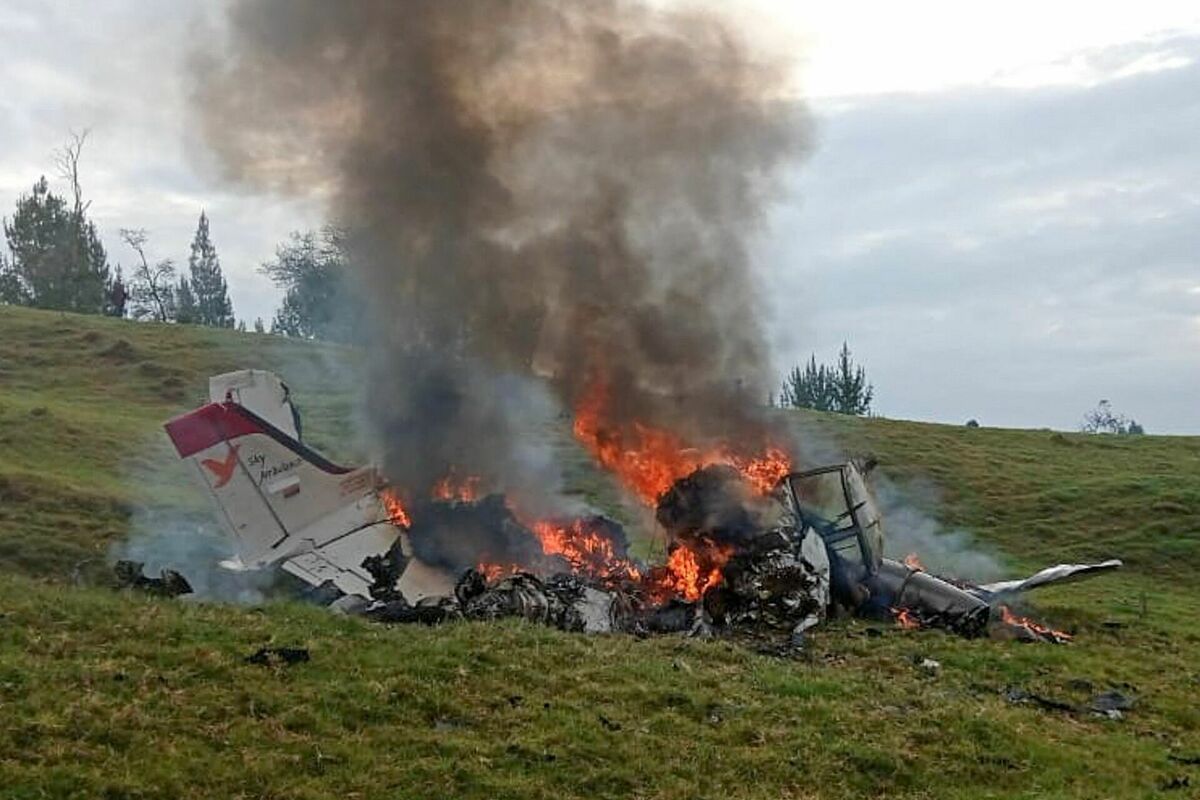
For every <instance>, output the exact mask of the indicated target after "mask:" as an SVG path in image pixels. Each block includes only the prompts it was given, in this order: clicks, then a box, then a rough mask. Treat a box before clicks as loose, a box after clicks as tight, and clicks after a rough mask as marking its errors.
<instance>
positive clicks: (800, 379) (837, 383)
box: [779, 342, 875, 416]
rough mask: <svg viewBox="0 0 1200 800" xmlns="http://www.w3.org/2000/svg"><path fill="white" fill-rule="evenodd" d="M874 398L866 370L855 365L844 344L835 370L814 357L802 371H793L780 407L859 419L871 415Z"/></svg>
mask: <svg viewBox="0 0 1200 800" xmlns="http://www.w3.org/2000/svg"><path fill="white" fill-rule="evenodd" d="M874 394H875V388H874V387H873V386H871V384H869V383H867V373H866V370H864V369H863V368H862V367H858V366H855V365H854V362H853V361H852V360H851V358H850V348H849V347H848V346H847V345H846V344H845V343H844V342H843V343H842V350H841V352H840V353H839V354H838V361H837V363H836V364H835V365H834V366H832V367H827V366H825V365H824V364H818V363H817V357H816V355H813V356H811V357H810V358H809V359H808V363H807V364H805V365H804V367H803V368H801V367H799V366H796V367H793V368H792V370H791V372H789V373H788V374H787V376H786V377H785V378H784V381H783V386H782V388H781V390H780V393H779V404H780V405H781V406H783V407H785V408H786V407H792V408H811V409H814V410H816V411H836V412H837V413H839V414H853V415H856V416H857V415H862V414H867V413H869V412H870V410H871V399H872V398H873V397H874Z"/></svg>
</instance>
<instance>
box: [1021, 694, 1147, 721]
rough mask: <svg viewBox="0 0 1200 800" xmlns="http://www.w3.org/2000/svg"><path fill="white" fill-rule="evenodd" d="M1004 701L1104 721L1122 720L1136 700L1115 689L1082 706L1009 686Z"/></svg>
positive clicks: (1135, 703)
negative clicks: (1100, 718) (1099, 718)
mask: <svg viewBox="0 0 1200 800" xmlns="http://www.w3.org/2000/svg"><path fill="white" fill-rule="evenodd" d="M1003 694H1004V699H1005V700H1007V701H1008V702H1010V703H1013V704H1014V705H1033V706H1037V707H1038V708H1041V709H1043V710H1045V711H1063V712H1066V713H1068V714H1090V715H1092V716H1096V717H1104V718H1105V719H1112V720H1119V719H1123V718H1124V715H1125V712H1126V711H1129V710H1131V709H1132V708H1134V707H1135V706H1136V705H1137V700H1136V699H1135V698H1134V697H1132V696H1130V695H1126V694H1123V693H1122V692H1119V691H1117V690H1115V689H1110V690H1108V691H1105V692H1100V693H1098V694H1095V695H1093V696H1092V698H1091V699H1090V700H1088V701H1087V702H1086V703H1083V704H1077V703H1071V702H1068V701H1066V700H1059V699H1058V698H1055V697H1047V696H1045V695H1041V694H1037V693H1035V692H1030V691H1027V690H1025V689H1022V688H1021V687H1019V686H1015V685H1010V686H1006V687H1004V691H1003Z"/></svg>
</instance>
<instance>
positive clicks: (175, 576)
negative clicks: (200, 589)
mask: <svg viewBox="0 0 1200 800" xmlns="http://www.w3.org/2000/svg"><path fill="white" fill-rule="evenodd" d="M143 566H144V565H143V564H142V562H140V561H118V562H117V563H116V564H114V565H113V572H114V573H115V574H116V577H117V584H118V585H119V586H121V587H123V588H130V589H137V590H139V591H142V592H146V593H147V594H152V595H154V596H155V597H178V596H180V595H183V594H191V593H192V585H191V584H190V583H188V581H187V578H185V577H183V575H182V574H180V573H179V572H176V571H175V570H173V569H164V570H163V571H162V572H161V573H159V577H157V578H151V577H148V576H147V575H145V574H144V573H143V572H142V568H143Z"/></svg>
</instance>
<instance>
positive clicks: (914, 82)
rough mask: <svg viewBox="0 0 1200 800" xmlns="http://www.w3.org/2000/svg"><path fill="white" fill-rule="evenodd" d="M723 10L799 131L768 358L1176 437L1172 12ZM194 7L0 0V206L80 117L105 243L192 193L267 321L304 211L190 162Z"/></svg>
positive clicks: (1185, 343) (1194, 317) (1191, 105)
mask: <svg viewBox="0 0 1200 800" xmlns="http://www.w3.org/2000/svg"><path fill="white" fill-rule="evenodd" d="M664 1H665V0H664ZM721 5H722V6H723V7H730V6H733V5H734V3H733V2H732V0H728V1H727V2H724V3H722V4H721ZM738 5H740V6H741V8H739V9H738V11H739V13H738V17H739V18H740V19H741V20H742V21H743V22H744V23H745V24H746V25H748V26H749V27H751V28H753V29H755V31H756V33H757V35H759V36H761V37H762V39H763V41H764V42H765V43H766V44H767V45H768V46H770V47H774V48H786V49H788V50H789V51H791V52H794V53H796V54H797V62H798V66H797V72H796V86H797V92H798V93H802V94H803V96H804V97H806V98H807V100H808V102H809V104H810V106H811V107H812V109H813V112H814V114H815V116H816V122H817V126H816V139H817V142H816V148H815V150H814V152H813V154H812V156H811V157H810V158H809V159H808V160H807V161H806V162H805V163H804V164H803V165H801V166H800V167H798V168H797V169H796V170H795V172H794V174H793V175H792V176H791V180H790V186H789V188H790V191H789V194H788V197H787V199H786V200H785V202H783V203H782V204H781V205H780V206H779V207H777V208H775V209H774V210H773V211H772V214H771V216H770V219H769V221H768V224H767V225H766V226H765V229H764V233H763V236H762V238H761V240H760V241H759V242H758V245H757V247H756V259H757V261H758V263H759V264H760V265H761V269H762V271H763V273H764V274H765V275H766V277H767V280H768V283H769V286H770V289H771V296H772V298H773V300H772V305H773V308H772V311H773V315H772V318H773V328H772V330H773V337H774V341H775V344H776V345H777V348H776V349H777V358H778V361H779V366H780V369H781V370H782V369H783V368H784V367H785V366H787V365H789V364H791V363H794V362H796V361H799V360H802V359H806V358H807V356H808V354H809V353H810V352H814V351H815V352H816V353H817V355H818V357H819V358H826V359H831V358H832V357H833V355H834V353H835V352H836V350H837V348H838V347H839V346H840V344H841V342H842V341H843V340H847V341H849V343H850V345H851V348H852V349H853V350H854V352H855V354H856V356H857V357H858V358H859V359H860V360H861V361H862V362H864V363H865V364H866V366H867V368H868V371H869V374H870V377H871V378H872V379H873V381H874V383H875V384H876V388H877V396H876V399H877V402H876V406H877V411H878V412H879V413H881V414H883V415H886V416H891V417H900V418H909V419H923V420H938V421H946V422H962V421H965V420H966V419H968V418H972V417H973V418H976V419H978V420H979V421H980V422H982V423H983V424H990V425H1003V426H1021V427H1053V428H1062V429H1073V428H1076V427H1077V426H1078V425H1079V422H1080V418H1081V417H1082V415H1083V413H1084V411H1086V410H1087V409H1088V408H1090V407H1091V406H1094V405H1095V403H1096V402H1097V401H1098V400H1099V399H1101V398H1107V399H1110V400H1111V401H1112V403H1113V405H1114V406H1115V407H1116V408H1117V410H1119V411H1123V412H1125V413H1127V414H1130V415H1132V416H1134V417H1136V418H1137V419H1138V420H1139V421H1141V422H1143V423H1144V424H1145V426H1146V427H1147V429H1148V430H1150V431H1151V432H1159V433H1192V434H1200V6H1198V5H1197V4H1196V3H1192V2H1157V1H1156V0H1140V1H1139V2H1137V3H1119V4H1118V3H1095V2H1068V1H1067V0H1058V1H1057V2H1054V3H1046V2H1044V0H1043V1H1042V2H1016V1H1014V0H1006V2H1004V3H962V2H924V1H923V0H909V2H906V3H894V2H886V1H885V0H877V2H838V3H817V2H811V3H797V2H794V0H746V1H745V2H743V3H740V4H738ZM1106 6H1109V7H1111V8H1105V7H1106ZM219 14H220V7H219V3H216V2H213V3H201V2H183V0H123V1H122V0H91V2H87V3H84V2H61V1H60V0H0V41H2V42H4V46H3V47H2V48H0V87H2V89H0V214H8V213H11V208H12V205H11V204H12V202H13V201H15V199H16V197H17V195H18V194H20V193H21V192H24V191H27V190H28V188H29V186H30V185H31V184H32V183H33V181H34V180H35V179H36V178H37V177H38V176H39V175H40V174H42V173H44V172H45V173H52V172H53V170H52V166H51V165H52V155H53V151H54V149H55V147H56V146H58V145H59V144H60V143H61V142H62V141H63V140H64V139H65V137H66V134H67V131H68V130H69V129H82V128H90V129H91V137H90V139H89V141H88V145H87V149H86V151H85V154H84V165H83V167H84V171H83V178H84V190H85V193H86V195H87V196H88V197H89V198H90V199H91V200H92V207H91V208H92V213H93V216H94V218H95V219H96V221H97V223H98V224H99V225H100V226H101V228H102V230H103V233H104V234H105V239H106V241H107V243H108V245H109V250H110V255H111V257H112V258H113V260H115V261H120V262H124V263H126V264H128V263H130V262H131V260H132V253H130V252H128V251H127V250H126V249H125V248H124V247H123V246H122V245H121V244H120V243H119V242H118V240H117V231H118V229H119V228H121V227H144V228H146V229H148V230H149V232H150V235H151V241H150V255H151V256H152V257H155V258H165V257H172V258H175V259H178V260H183V259H185V258H186V254H187V244H188V242H189V240H190V237H191V233H192V230H193V229H194V227H195V218H196V216H197V215H198V214H199V212H200V210H201V209H207V211H208V213H209V215H210V217H211V218H212V228H213V235H214V238H215V241H216V244H217V247H218V249H219V251H220V253H221V256H222V261H223V264H224V267H225V270H226V273H227V276H228V278H229V281H230V284H231V288H232V294H233V301H234V305H235V309H236V311H237V313H238V315H239V316H240V317H243V318H245V319H247V320H253V318H254V317H257V316H262V317H265V318H269V317H270V315H271V313H272V310H273V308H274V306H275V304H276V302H277V293H276V291H275V290H274V288H273V287H271V285H270V284H269V282H268V281H267V280H266V279H265V278H263V277H262V276H261V275H259V274H258V272H257V267H258V265H259V264H260V263H261V262H262V261H264V260H265V259H267V258H269V257H270V255H271V253H272V252H273V249H274V246H275V244H276V243H277V242H279V241H280V240H282V239H283V238H285V237H286V235H287V233H288V232H289V231H290V230H294V229H302V228H307V227H311V226H313V225H316V224H319V223H320V221H321V210H320V208H318V207H317V206H316V205H314V204H309V205H305V204H302V203H298V202H294V201H291V202H285V201H282V200H280V199H279V198H277V197H266V196H252V195H248V194H244V193H239V192H237V191H235V190H233V189H231V188H230V187H227V186H223V185H221V184H220V183H218V182H217V181H216V180H215V178H214V177H213V174H214V173H213V170H212V169H211V164H210V163H209V162H208V159H207V156H206V155H205V153H204V150H203V147H202V146H201V145H200V144H199V143H198V142H197V141H196V140H195V137H194V136H193V133H192V131H191V130H189V126H188V118H187V114H186V113H185V112H186V107H187V102H188V86H187V82H186V74H187V73H186V69H185V68H184V64H185V61H186V58H187V55H188V53H189V52H191V51H192V50H193V49H194V48H195V47H196V46H197V45H198V44H203V43H204V42H205V41H206V39H207V38H208V37H211V36H212V35H213V34H212V33H211V23H212V22H213V20H215V19H217V18H218V17H219ZM50 177H51V178H52V179H53V176H52V175H51V176H50Z"/></svg>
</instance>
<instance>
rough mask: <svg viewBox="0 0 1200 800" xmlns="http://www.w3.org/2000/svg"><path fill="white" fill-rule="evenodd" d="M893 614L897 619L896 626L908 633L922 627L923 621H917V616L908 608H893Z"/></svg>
mask: <svg viewBox="0 0 1200 800" xmlns="http://www.w3.org/2000/svg"><path fill="white" fill-rule="evenodd" d="M892 614H894V615H895V617H896V624H897V625H898V626H900V627H901V628H903V629H904V630H906V631H913V630H916V629H917V628H920V627H921V620H919V619H917V616H916V614H913V613H912V612H911V611H909V610H908V609H907V608H893V609H892Z"/></svg>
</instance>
